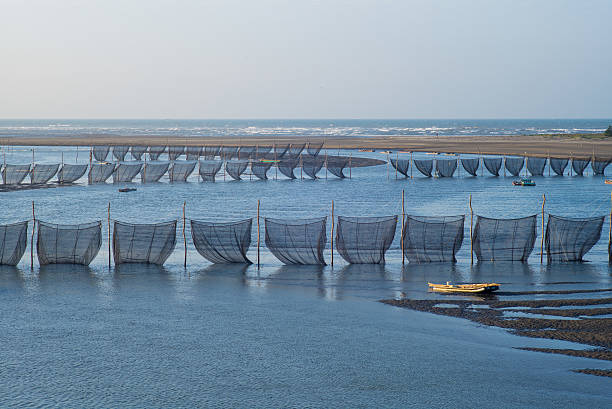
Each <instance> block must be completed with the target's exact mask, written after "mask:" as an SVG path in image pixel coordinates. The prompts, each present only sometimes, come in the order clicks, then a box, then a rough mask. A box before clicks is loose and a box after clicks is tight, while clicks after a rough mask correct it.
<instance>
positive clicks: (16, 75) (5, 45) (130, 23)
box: [0, 0, 612, 118]
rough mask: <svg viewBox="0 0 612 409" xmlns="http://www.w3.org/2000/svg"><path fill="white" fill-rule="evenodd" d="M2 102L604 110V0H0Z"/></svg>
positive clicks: (480, 111) (338, 111) (559, 113)
mask: <svg viewBox="0 0 612 409" xmlns="http://www.w3.org/2000/svg"><path fill="white" fill-rule="evenodd" d="M0 53H1V54H0V55H1V57H0V117H2V118H39V117H44V118H54V117H58V118H59V117H61V118H491V117H494V118H502V117H512V118H519V117H553V118H563V117H574V118H576V117H611V116H612V0H602V1H597V0H588V1H580V0H576V1H562V0H548V1H547V0H533V1H517V0H512V1H503V0H489V1H484V0H483V1H468V0H466V1H461V0H448V1H442V0H440V1H432V0H423V1H411V0H388V1H384V0H372V1H365V0H364V1H361V0H352V1H334V0H327V1H302V0H293V1H289V0H286V1H281V0H243V1H237V0H235V1H232V0H220V1H180V0H174V1H157V0H143V1H137V0H130V1H111V0H103V1H92V0H89V1H66V0H54V1H48V0H44V1H30V0H0Z"/></svg>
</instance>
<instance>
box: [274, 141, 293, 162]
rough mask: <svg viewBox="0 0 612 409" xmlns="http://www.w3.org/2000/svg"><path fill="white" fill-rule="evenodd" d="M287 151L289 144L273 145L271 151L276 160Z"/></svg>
mask: <svg viewBox="0 0 612 409" xmlns="http://www.w3.org/2000/svg"><path fill="white" fill-rule="evenodd" d="M287 150H289V144H281V145H278V144H275V145H274V148H273V150H272V151H273V153H274V157H275V158H276V159H280V158H282V157H283V155H284V154H285V153H286V152H287Z"/></svg>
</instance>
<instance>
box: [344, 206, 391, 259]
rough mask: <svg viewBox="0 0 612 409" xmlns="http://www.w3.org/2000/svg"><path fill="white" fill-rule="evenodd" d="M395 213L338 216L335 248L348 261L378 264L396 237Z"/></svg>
mask: <svg viewBox="0 0 612 409" xmlns="http://www.w3.org/2000/svg"><path fill="white" fill-rule="evenodd" d="M396 226H397V216H384V217H345V216H338V230H337V231H336V249H337V250H338V253H340V255H341V256H342V258H343V259H345V260H346V261H347V262H349V263H351V264H380V263H384V262H385V253H386V252H387V250H388V249H389V247H390V246H391V243H392V242H393V238H394V237H395V228H396Z"/></svg>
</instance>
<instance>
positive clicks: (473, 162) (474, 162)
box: [461, 158, 480, 176]
mask: <svg viewBox="0 0 612 409" xmlns="http://www.w3.org/2000/svg"><path fill="white" fill-rule="evenodd" d="M461 165H462V166H463V169H465V171H466V172H467V173H469V174H470V175H472V176H476V172H478V167H479V166H480V160H479V159H478V158H472V159H461Z"/></svg>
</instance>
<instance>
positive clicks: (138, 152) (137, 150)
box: [130, 146, 147, 160]
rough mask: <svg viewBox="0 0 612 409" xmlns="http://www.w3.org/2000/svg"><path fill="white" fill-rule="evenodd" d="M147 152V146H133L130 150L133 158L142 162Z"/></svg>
mask: <svg viewBox="0 0 612 409" xmlns="http://www.w3.org/2000/svg"><path fill="white" fill-rule="evenodd" d="M146 151H147V147H146V146H132V147H131V148H130V153H131V154H132V158H134V159H136V160H141V159H142V155H144V154H145V152H146Z"/></svg>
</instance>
